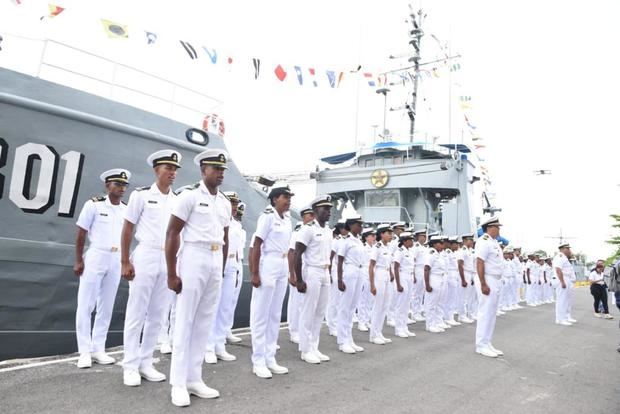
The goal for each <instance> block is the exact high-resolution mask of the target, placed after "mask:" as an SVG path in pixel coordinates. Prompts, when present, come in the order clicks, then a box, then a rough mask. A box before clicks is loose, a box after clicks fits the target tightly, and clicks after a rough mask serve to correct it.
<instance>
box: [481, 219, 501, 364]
mask: <svg viewBox="0 0 620 414" xmlns="http://www.w3.org/2000/svg"><path fill="white" fill-rule="evenodd" d="M500 226H501V224H500V222H499V218H498V217H491V218H489V219H488V220H487V221H485V222H484V223H482V231H483V232H484V235H483V236H482V237H481V238H479V239H478V242H477V243H476V270H477V272H478V279H479V281H480V284H479V285H478V284H476V289H477V290H478V292H479V293H478V295H479V298H480V301H479V304H478V321H477V323H476V352H477V353H478V354H480V355H483V356H486V357H491V358H497V357H498V356H501V355H504V353H503V352H502V351H500V350H499V349H496V348H494V347H493V344H492V343H491V339H492V337H493V331H494V330H495V320H496V318H497V305H498V301H499V293H500V283H501V278H502V261H503V254H502V249H501V248H500V246H499V243H498V242H497V237H498V236H499V228H500Z"/></svg>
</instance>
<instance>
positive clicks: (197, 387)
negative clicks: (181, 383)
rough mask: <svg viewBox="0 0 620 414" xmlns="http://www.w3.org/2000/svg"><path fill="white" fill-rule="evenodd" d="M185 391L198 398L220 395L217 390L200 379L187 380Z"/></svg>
mask: <svg viewBox="0 0 620 414" xmlns="http://www.w3.org/2000/svg"><path fill="white" fill-rule="evenodd" d="M187 392H188V393H189V394H192V395H195V396H196V397H199V398H217V397H219V396H220V392H219V391H218V390H214V389H213V388H209V387H207V385H206V384H205V383H204V382H202V381H198V382H189V383H188V384H187Z"/></svg>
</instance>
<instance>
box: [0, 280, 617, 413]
mask: <svg viewBox="0 0 620 414" xmlns="http://www.w3.org/2000/svg"><path fill="white" fill-rule="evenodd" d="M553 310H554V305H544V306H540V307H536V308H529V307H528V308H525V309H522V310H518V311H513V312H509V313H508V314H507V315H505V316H502V317H500V318H499V319H498V323H497V328H496V331H495V337H494V338H495V339H494V341H493V342H494V345H495V346H496V347H497V348H499V349H501V350H503V351H504V352H505V354H506V355H505V356H504V357H502V358H498V359H490V358H484V357H481V356H479V355H477V354H475V353H474V346H473V340H474V333H475V325H468V326H460V327H456V328H452V329H450V330H449V331H448V332H446V333H444V334H429V333H427V332H424V331H423V326H422V324H420V323H418V324H415V325H412V327H411V328H412V330H413V331H415V332H416V333H417V337H415V338H410V339H400V338H394V337H393V336H392V335H391V334H392V329H389V328H386V329H385V330H384V333H385V334H386V336H387V337H392V338H393V340H394V342H393V343H392V344H388V345H385V346H378V345H371V344H369V343H368V335H367V334H363V333H360V332H357V330H355V333H354V336H355V340H356V342H357V344H358V345H361V346H363V347H365V348H366V351H365V352H362V353H359V354H356V355H345V354H343V353H341V352H338V350H337V346H336V342H335V338H332V337H329V336H328V335H327V333H326V328H324V329H323V336H322V338H321V346H320V348H321V350H322V352H323V353H325V354H328V355H329V356H331V358H332V360H331V361H330V362H326V363H322V364H320V365H316V366H315V365H309V364H307V363H305V362H303V361H301V360H300V359H299V353H298V352H297V348H296V345H294V344H292V343H290V342H289V341H288V332H287V331H285V330H283V331H281V338H280V345H281V347H282V349H281V351H280V352H279V354H278V361H279V362H280V364H282V365H285V366H287V367H288V368H289V369H290V374H288V375H282V376H274V378H272V379H269V380H263V379H259V378H257V377H255V376H254V375H253V374H252V371H251V364H250V351H251V346H250V337H249V336H247V335H246V336H243V338H244V340H243V342H242V343H241V344H239V345H229V347H228V350H229V352H231V353H232V354H234V355H236V356H237V358H238V360H237V361H235V362H229V363H223V362H219V363H218V364H217V365H205V366H204V371H203V372H204V379H205V382H206V383H207V385H209V386H212V387H214V388H216V389H218V390H219V391H220V393H221V397H220V398H219V399H216V400H201V399H198V398H196V397H192V405H191V406H190V407H188V408H183V409H180V408H176V407H174V406H172V405H171V403H170V387H169V386H168V384H167V383H149V382H146V381H143V383H142V385H141V386H140V387H138V388H129V387H126V386H124V385H123V383H122V371H121V368H120V367H119V366H117V365H113V366H99V365H93V368H91V369H85V370H79V369H77V368H76V366H75V360H69V361H67V360H66V358H67V357H61V358H62V359H61V362H56V363H54V364H50V365H39V366H34V367H32V365H33V364H32V361H30V362H31V363H30V364H29V365H23V367H25V368H20V369H17V370H12V371H8V370H7V366H5V367H4V368H2V367H0V413H6V414H17V413H107V414H110V413H149V414H153V413H169V412H175V411H177V410H182V411H183V412H186V413H192V412H196V413H198V412H201V413H204V412H209V413H274V412H282V413H284V412H293V413H295V414H301V413H314V414H316V413H356V414H359V413H412V412H419V413H424V414H428V413H442V414H447V413H476V414H481V413H493V414H497V413H502V414H507V413H527V414H535V413H545V414H549V413H562V414H566V413H580V412H587V413H607V414H611V413H617V412H618V407H620V353H618V352H617V351H616V348H617V346H618V342H619V341H620V329H618V317H617V315H618V312H617V309H616V308H614V309H613V310H612V312H613V313H614V314H615V316H616V318H615V319H614V320H611V321H609V320H602V319H595V318H594V317H593V316H592V299H591V296H590V293H589V289H587V288H580V289H577V294H576V303H575V306H574V312H573V317H575V318H576V319H578V320H579V323H578V324H576V325H574V326H572V327H562V326H558V325H555V324H554V313H553ZM156 354H157V356H159V353H158V352H157V353H156ZM115 356H116V357H120V356H121V354H120V353H119V354H116V355H115ZM27 366H31V367H27ZM169 366H170V358H169V356H162V357H161V360H160V361H159V362H158V363H157V364H156V367H157V368H158V369H159V370H161V371H163V372H165V373H166V374H167V373H168V370H169ZM16 367H19V365H17V366H13V368H16ZM8 369H11V368H10V367H9V368H8Z"/></svg>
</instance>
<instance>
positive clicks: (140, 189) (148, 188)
mask: <svg viewBox="0 0 620 414" xmlns="http://www.w3.org/2000/svg"><path fill="white" fill-rule="evenodd" d="M150 189H151V186H150V185H146V186H144V187H136V191H144V190H150Z"/></svg>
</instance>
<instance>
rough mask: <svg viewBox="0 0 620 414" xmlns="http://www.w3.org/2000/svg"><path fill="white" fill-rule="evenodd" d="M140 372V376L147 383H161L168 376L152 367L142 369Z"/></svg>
mask: <svg viewBox="0 0 620 414" xmlns="http://www.w3.org/2000/svg"><path fill="white" fill-rule="evenodd" d="M138 372H139V373H140V376H141V377H142V378H144V379H145V380H147V381H151V382H161V381H165V380H166V375H165V374H162V373H161V372H159V371H157V370H156V369H155V368H154V367H153V366H152V365H151V366H150V367H144V368H140V369H139V370H138Z"/></svg>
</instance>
